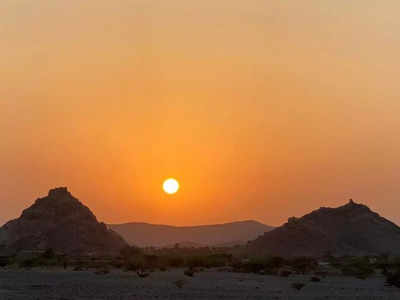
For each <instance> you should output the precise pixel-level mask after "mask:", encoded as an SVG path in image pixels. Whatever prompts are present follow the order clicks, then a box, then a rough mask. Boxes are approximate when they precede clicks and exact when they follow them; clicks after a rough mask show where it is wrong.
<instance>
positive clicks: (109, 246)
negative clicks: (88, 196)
mask: <svg viewBox="0 0 400 300" xmlns="http://www.w3.org/2000/svg"><path fill="white" fill-rule="evenodd" d="M125 246H127V244H126V242H125V241H124V240H123V239H122V238H121V237H120V236H119V235H118V234H116V233H115V232H113V231H112V230H110V229H108V228H107V226H106V225H105V224H104V223H101V222H98V221H97V218H96V216H95V215H94V214H93V212H92V211H91V210H90V209H89V208H88V207H87V206H85V205H84V204H83V203H82V202H80V201H79V200H78V199H77V198H75V197H74V196H72V194H71V193H70V192H69V191H68V189H67V188H66V187H60V188H55V189H51V190H50V191H49V193H48V195H47V196H45V197H42V198H38V199H37V200H36V201H35V202H34V203H33V204H32V205H31V206H29V207H28V208H26V209H24V210H23V211H22V213H21V215H20V217H19V218H16V219H13V220H11V221H9V222H7V223H6V224H4V225H3V226H2V227H0V248H1V249H7V250H8V251H9V250H13V251H15V252H18V251H20V250H45V249H47V248H52V249H53V250H56V251H60V252H64V253H67V254H88V253H118V252H119V250H120V249H121V248H123V247H125Z"/></svg>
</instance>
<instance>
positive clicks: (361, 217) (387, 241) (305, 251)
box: [248, 200, 400, 257]
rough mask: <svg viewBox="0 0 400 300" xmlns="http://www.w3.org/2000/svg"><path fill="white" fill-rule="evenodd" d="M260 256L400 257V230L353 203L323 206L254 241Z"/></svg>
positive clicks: (290, 220) (255, 249)
mask: <svg viewBox="0 0 400 300" xmlns="http://www.w3.org/2000/svg"><path fill="white" fill-rule="evenodd" d="M248 249H249V250H250V252H252V253H254V254H258V255H265V254H269V255H278V256H286V257H293V256H314V257H315V256H316V257H318V256H323V255H326V254H332V255H354V256H358V255H379V254H396V255H399V254H400V227H398V226H397V225H396V224H394V223H392V222H390V221H388V220H387V219H385V218H383V217H381V216H379V215H378V214H377V213H375V212H373V211H371V210H370V209H369V208H368V207H367V206H365V205H363V204H357V203H355V202H353V201H352V200H350V201H349V203H348V204H346V205H343V206H340V207H337V208H328V207H322V208H320V209H318V210H315V211H313V212H311V213H309V214H307V215H305V216H303V217H301V218H294V217H293V218H289V220H288V222H287V223H286V224H284V225H283V226H280V227H278V228H276V229H274V230H272V231H270V232H266V233H264V235H263V236H261V237H259V238H257V239H256V240H255V241H253V242H251V243H250V244H249V246H248Z"/></svg>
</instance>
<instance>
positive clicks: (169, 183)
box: [163, 178, 179, 195]
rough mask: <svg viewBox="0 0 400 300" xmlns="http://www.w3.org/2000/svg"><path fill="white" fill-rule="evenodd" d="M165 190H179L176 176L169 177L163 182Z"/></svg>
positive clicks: (171, 191)
mask: <svg viewBox="0 0 400 300" xmlns="http://www.w3.org/2000/svg"><path fill="white" fill-rule="evenodd" d="M163 190H164V192H166V193H167V194H170V195H172V194H175V193H176V192H177V191H178V190H179V182H178V181H177V180H176V179H174V178H168V179H167V180H165V181H164V183H163Z"/></svg>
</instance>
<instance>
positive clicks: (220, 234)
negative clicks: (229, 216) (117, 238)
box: [108, 220, 273, 247]
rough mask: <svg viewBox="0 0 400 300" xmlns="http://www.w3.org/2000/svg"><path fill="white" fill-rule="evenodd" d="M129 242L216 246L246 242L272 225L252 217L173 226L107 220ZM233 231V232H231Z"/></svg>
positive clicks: (142, 245) (163, 245) (166, 245)
mask: <svg viewBox="0 0 400 300" xmlns="http://www.w3.org/2000/svg"><path fill="white" fill-rule="evenodd" d="M108 227H109V228H111V229H112V230H114V231H116V232H118V233H119V234H120V235H121V236H123V237H124V238H125V240H126V241H127V242H128V243H130V244H131V245H136V246H139V247H147V246H149V247H150V246H154V247H168V246H170V245H173V244H179V243H184V244H187V243H193V244H198V245H199V246H200V245H201V246H219V245H223V244H229V243H232V242H238V243H242V244H243V243H246V242H247V241H249V240H252V239H254V238H256V237H257V236H259V235H260V234H262V233H264V232H265V231H268V230H271V229H272V228H273V227H271V226H268V225H265V224H263V223H260V222H258V221H254V220H243V221H236V222H228V223H221V224H208V225H198V226H174V225H164V224H151V223H146V222H128V223H122V224H108ZM233 231H234V232H233Z"/></svg>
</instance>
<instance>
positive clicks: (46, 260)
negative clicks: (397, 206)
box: [0, 247, 400, 289]
mask: <svg viewBox="0 0 400 300" xmlns="http://www.w3.org/2000/svg"><path fill="white" fill-rule="evenodd" d="M232 249H233V248H209V247H204V248H179V247H175V248H161V249H156V248H145V249H140V248H136V247H125V248H124V249H122V250H121V251H120V254H119V255H118V256H79V257H72V256H68V257H67V256H65V255H63V254H60V253H56V252H55V251H53V250H52V249H48V250H46V251H42V252H35V253H29V254H27V253H24V254H18V255H16V256H11V257H4V256H2V257H0V267H3V268H4V267H16V268H23V269H30V268H35V267H48V268H51V267H58V268H64V269H69V270H74V271H86V270H91V271H93V272H95V273H96V274H99V275H105V274H108V273H109V272H110V270H112V269H121V270H124V271H133V272H136V273H137V275H138V276H139V277H143V278H145V277H147V276H149V275H150V274H151V272H153V271H163V272H165V271H168V270H169V269H173V268H182V269H184V270H183V274H184V275H186V276H188V277H193V276H195V274H196V273H197V272H201V271H203V270H206V269H208V268H217V269H218V270H221V271H229V272H243V273H256V274H260V275H264V274H265V275H275V276H282V277H290V276H292V275H295V274H303V275H309V276H310V281H311V282H315V283H317V282H319V281H321V280H323V278H324V277H325V276H327V275H344V276H351V277H356V278H359V279H366V278H368V277H370V276H374V275H383V276H385V277H386V282H387V285H392V286H396V287H399V288H400V257H390V256H389V255H381V256H375V257H351V256H344V257H334V256H326V257H324V258H323V259H318V260H317V259H314V258H310V257H297V258H291V259H286V258H282V257H277V256H264V257H248V256H246V255H244V254H243V253H242V254H239V253H237V252H233V251H232ZM293 288H295V289H301V288H302V287H300V286H296V287H294V286H293Z"/></svg>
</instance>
